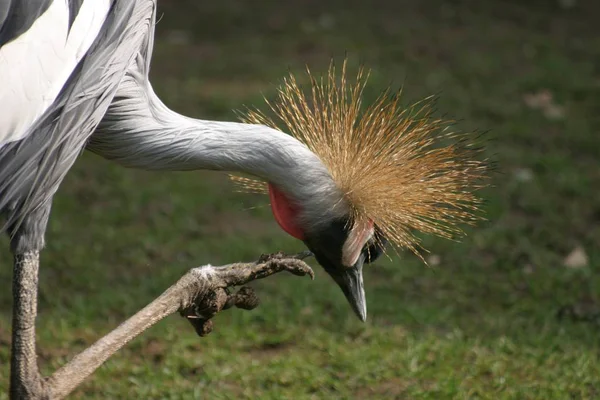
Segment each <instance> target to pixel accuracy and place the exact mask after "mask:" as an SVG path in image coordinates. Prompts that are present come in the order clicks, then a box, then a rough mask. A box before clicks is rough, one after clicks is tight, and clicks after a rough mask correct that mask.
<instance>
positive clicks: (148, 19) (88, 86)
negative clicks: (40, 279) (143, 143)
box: [0, 0, 156, 231]
mask: <svg viewBox="0 0 600 400" xmlns="http://www.w3.org/2000/svg"><path fill="white" fill-rule="evenodd" d="M155 7H156V4H155V1H153V0H137V1H131V0H122V1H119V0H117V1H115V2H114V3H113V5H112V8H111V11H110V13H109V15H108V17H107V19H106V21H105V23H104V25H103V27H102V30H101V31H100V34H99V35H98V37H97V39H96V41H95V42H94V44H93V45H92V47H91V48H90V50H89V52H88V54H87V55H86V56H85V57H84V58H83V59H82V61H81V62H80V63H79V65H78V66H77V68H76V69H75V71H74V72H73V73H72V74H71V77H70V78H69V80H68V81H67V83H66V84H65V86H64V87H63V89H62V91H61V93H60V94H59V96H58V98H57V99H56V101H55V102H54V103H53V104H52V105H51V106H50V108H49V109H48V110H47V111H46V112H45V113H44V115H43V116H42V117H41V118H40V119H38V120H37V121H36V123H35V124H34V125H33V126H32V127H31V128H30V129H31V132H32V133H31V134H29V135H27V136H26V138H25V139H23V140H21V141H17V142H13V143H9V144H7V145H5V146H4V147H2V148H1V149H0V213H3V214H5V215H6V217H7V219H6V224H5V225H4V226H0V231H1V230H5V229H7V228H8V227H9V226H10V227H11V228H15V226H16V225H18V224H20V222H21V221H22V219H23V218H24V217H25V216H26V215H27V214H28V213H30V212H32V211H34V210H36V209H38V208H39V207H41V206H42V205H44V204H46V203H47V202H48V201H49V200H50V199H51V198H52V196H53V195H54V193H55V192H56V190H57V189H58V186H59V185H60V183H61V182H62V180H63V179H64V177H65V175H66V173H67V172H68V170H69V169H70V168H71V166H72V165H73V163H74V161H75V159H76V158H77V156H78V155H79V154H80V153H81V151H82V150H83V149H84V147H85V145H86V142H87V140H88V139H89V137H90V135H91V134H92V133H93V131H94V129H95V128H96V126H97V125H98V123H99V122H100V120H101V119H102V117H103V115H104V113H105V112H106V110H107V108H108V106H109V105H110V102H111V101H112V99H113V96H114V94H115V92H116V90H117V88H118V86H119V83H120V82H121V80H122V79H123V76H124V74H125V71H126V69H127V67H128V66H129V65H130V63H131V62H132V61H133V59H134V57H135V56H136V54H138V52H139V51H140V49H141V48H144V47H145V46H148V41H149V40H151V39H150V38H151V36H152V35H151V32H152V30H153V29H154V16H155ZM11 230H12V229H11Z"/></svg>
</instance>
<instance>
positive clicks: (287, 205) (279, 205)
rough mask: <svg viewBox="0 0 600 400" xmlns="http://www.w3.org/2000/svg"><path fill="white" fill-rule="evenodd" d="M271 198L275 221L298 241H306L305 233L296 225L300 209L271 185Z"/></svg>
mask: <svg viewBox="0 0 600 400" xmlns="http://www.w3.org/2000/svg"><path fill="white" fill-rule="evenodd" d="M269 198H270V200H271V210H273V216H275V220H276V221H277V223H278V224H279V226H280V227H281V229H283V230H284V231H286V232H287V233H288V234H290V235H292V236H293V237H295V238H296V239H300V240H304V232H303V231H302V229H301V228H300V227H299V226H298V224H297V223H296V221H297V219H298V215H299V213H300V209H299V208H298V206H297V205H295V204H293V203H292V202H291V201H290V200H289V199H288V198H287V196H286V195H285V194H283V193H282V192H281V191H280V190H279V189H277V188H276V187H275V186H274V185H272V184H271V183H269Z"/></svg>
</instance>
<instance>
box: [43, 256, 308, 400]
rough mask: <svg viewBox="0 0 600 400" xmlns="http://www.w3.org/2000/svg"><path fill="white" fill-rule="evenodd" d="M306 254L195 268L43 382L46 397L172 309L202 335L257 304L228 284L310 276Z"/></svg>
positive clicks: (69, 387) (58, 394)
mask: <svg viewBox="0 0 600 400" xmlns="http://www.w3.org/2000/svg"><path fill="white" fill-rule="evenodd" d="M308 255H310V253H301V254H299V255H297V256H285V255H284V254H282V253H276V254H272V255H267V256H262V257H261V258H260V259H259V260H258V261H257V262H255V263H236V264H229V265H225V266H221V267H213V266H211V265H206V266H202V267H198V268H193V269H191V270H190V271H188V272H187V273H186V274H185V275H184V276H182V277H181V278H180V279H179V280H178V281H177V282H176V283H175V284H174V285H173V286H171V287H170V288H169V289H167V290H166V291H165V292H164V293H163V294H161V295H160V296H159V297H158V298H156V299H155V300H154V301H153V302H151V303H150V304H148V305H147V306H146V307H144V308H143V309H142V310H140V311H139V312H138V313H136V314H135V315H134V316H132V317H131V318H129V319H128V320H127V321H125V322H123V323H122V324H121V325H119V326H118V327H117V328H116V329H115V330H113V331H112V332H110V333H109V334H107V335H106V336H104V337H103V338H101V339H100V340H98V341H97V342H96V343H94V344H93V345H91V346H90V347H88V348H87V349H86V350H84V351H83V352H81V353H79V354H78V355H76V356H75V357H74V358H73V359H72V360H71V361H70V362H69V363H68V364H67V365H65V366H63V367H62V368H60V369H59V370H57V371H56V372H55V373H54V374H53V375H52V376H51V377H49V378H48V379H47V380H45V382H44V390H43V392H44V394H45V396H44V398H48V399H62V398H64V397H65V396H67V395H68V394H69V393H71V392H72V391H73V390H74V389H75V388H76V387H77V386H79V384H81V382H82V381H83V380H84V379H85V378H87V377H88V376H89V375H91V374H92V373H93V372H94V371H95V370H96V369H97V368H98V367H99V366H100V365H102V364H103V363H104V362H105V361H106V360H107V359H108V358H109V357H110V356H112V355H113V354H114V353H115V352H116V351H118V350H119V349H120V348H121V347H123V346H124V345H125V344H127V343H128V342H129V341H130V340H132V339H133V338H135V337H136V336H138V335H139V334H141V333H142V332H144V331H145V330H146V329H148V328H150V327H151V326H152V325H154V324H156V323H157V322H158V321H160V320H161V319H163V318H165V317H166V316H168V315H171V314H173V313H175V312H180V313H181V315H182V316H184V317H186V318H188V320H189V321H190V322H191V323H192V325H193V326H194V328H195V329H196V332H197V333H198V334H199V335H200V336H204V335H206V334H208V333H210V332H211V331H212V321H211V318H212V317H213V316H215V315H216V314H217V313H219V312H220V311H221V310H223V309H227V308H230V307H233V306H237V307H238V308H243V309H252V308H254V307H256V306H257V305H258V298H257V297H256V295H255V294H254V292H253V291H252V290H251V289H250V288H248V287H243V288H241V289H240V290H239V291H238V292H237V293H235V294H229V291H228V290H227V288H229V287H233V286H240V285H244V284H246V283H248V282H250V281H253V280H256V279H262V278H265V277H267V276H270V275H273V274H276V273H278V272H281V271H289V272H291V273H292V274H294V275H298V276H303V275H310V276H311V278H314V273H313V271H312V269H311V268H310V267H309V266H308V265H306V263H304V261H302V258H305V257H307V256H308Z"/></svg>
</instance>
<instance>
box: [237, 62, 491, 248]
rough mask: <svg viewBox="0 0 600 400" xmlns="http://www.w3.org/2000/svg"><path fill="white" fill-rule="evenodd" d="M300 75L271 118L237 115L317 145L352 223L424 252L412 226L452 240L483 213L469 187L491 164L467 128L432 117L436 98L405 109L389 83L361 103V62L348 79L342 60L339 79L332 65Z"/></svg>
mask: <svg viewBox="0 0 600 400" xmlns="http://www.w3.org/2000/svg"><path fill="white" fill-rule="evenodd" d="M307 75H308V78H309V79H310V82H311V88H310V93H309V95H306V94H305V93H304V92H303V91H302V90H301V88H300V86H299V85H298V82H297V80H296V78H295V77H294V76H293V75H292V74H290V76H289V77H288V78H286V79H284V82H283V85H282V86H281V87H280V88H279V90H278V97H277V100H276V102H274V103H270V102H269V101H267V104H268V105H269V107H270V109H271V110H272V111H273V113H274V114H275V118H270V117H268V116H267V115H266V114H264V113H262V112H260V111H258V110H250V111H248V112H247V113H246V114H245V115H243V116H242V119H243V121H244V122H247V123H256V124H263V125H267V126H270V127H272V128H275V129H279V130H282V131H287V132H288V133H290V134H291V135H292V136H294V137H295V138H296V139H298V140H299V141H301V142H302V143H304V144H305V145H306V146H307V147H308V148H309V149H310V150H311V151H312V152H314V153H315V154H316V155H317V156H318V157H319V158H320V159H321V161H322V162H323V164H324V165H325V166H326V167H327V169H328V170H329V172H330V174H331V176H332V178H333V180H334V182H335V183H336V184H337V186H338V187H339V189H340V190H341V191H342V193H344V196H345V197H346V199H347V200H348V202H349V204H350V205H351V207H352V214H353V215H352V216H351V217H352V221H364V220H366V219H371V220H372V221H373V222H374V223H375V224H376V226H378V227H379V229H380V230H381V231H382V233H383V234H384V236H385V237H386V238H387V239H388V240H389V241H390V242H391V243H392V244H394V245H396V246H398V247H401V248H402V247H404V248H408V249H410V250H411V251H412V252H414V253H415V254H416V255H418V256H419V257H421V258H423V257H422V255H421V254H420V252H419V249H422V247H421V246H420V240H419V238H418V237H416V236H415V235H414V234H413V231H415V230H418V231H421V232H424V233H427V234H435V235H438V236H441V237H444V238H449V239H452V238H455V237H456V236H458V235H462V234H463V231H462V229H461V228H460V226H459V225H461V224H468V225H472V224H474V223H475V222H476V221H477V220H479V219H482V218H481V217H480V216H478V215H477V214H478V211H479V205H480V204H481V199H480V198H479V197H478V196H477V195H476V194H475V192H476V191H477V190H478V189H480V188H482V187H484V186H485V184H484V180H485V178H486V172H487V170H488V165H487V163H486V162H485V160H483V161H480V160H478V159H477V156H479V153H481V152H482V149H481V148H480V147H477V146H476V143H475V141H474V140H473V138H472V135H471V134H467V133H457V132H454V131H451V130H450V128H449V127H450V125H451V124H452V121H444V120H442V119H438V118H434V117H433V116H432V112H433V110H432V108H431V106H432V100H433V98H427V99H425V100H423V101H421V102H419V103H417V104H414V105H412V106H410V107H408V108H402V107H401V105H400V104H399V100H400V96H399V94H400V93H397V94H395V95H392V94H391V93H390V90H389V89H388V90H386V91H385V92H384V93H383V94H382V95H381V96H380V97H379V98H377V100H375V102H374V103H372V104H371V105H369V106H367V107H366V108H365V109H364V111H363V110H362V106H363V105H362V94H363V90H364V88H365V85H366V83H367V80H368V75H369V74H368V73H366V72H365V70H364V69H363V68H361V69H360V70H359V72H358V75H357V77H356V81H355V82H354V83H349V82H348V81H347V79H346V61H344V63H343V66H342V72H341V76H340V78H339V79H337V78H336V76H335V75H336V74H335V66H334V65H333V63H332V64H331V66H330V68H329V73H328V76H327V77H326V78H320V79H316V78H315V77H313V75H312V74H311V72H310V70H309V69H308V68H307ZM280 124H281V125H282V126H280ZM446 142H449V143H446ZM232 179H233V180H234V181H235V182H236V183H238V184H239V185H241V186H242V187H243V189H244V190H246V191H250V192H255V193H265V192H266V191H267V188H266V184H265V183H262V182H260V181H255V180H252V179H248V178H242V177H232Z"/></svg>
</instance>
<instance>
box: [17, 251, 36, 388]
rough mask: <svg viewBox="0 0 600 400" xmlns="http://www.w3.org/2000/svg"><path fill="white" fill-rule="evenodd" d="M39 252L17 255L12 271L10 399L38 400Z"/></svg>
mask: <svg viewBox="0 0 600 400" xmlns="http://www.w3.org/2000/svg"><path fill="white" fill-rule="evenodd" d="M38 269H39V252H37V251H30V252H26V253H23V254H16V255H15V257H14V271H13V298H14V305H13V318H12V354H11V366H10V397H11V399H39V398H41V396H42V393H43V392H42V380H41V376H40V373H39V370H38V365H37V353H36V349H35V318H36V316H37V291H38Z"/></svg>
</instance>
